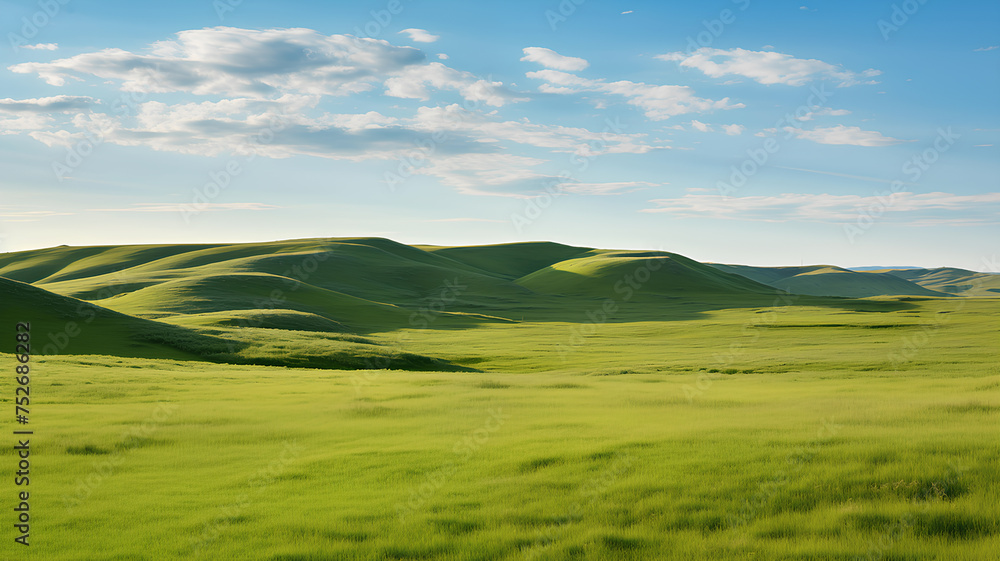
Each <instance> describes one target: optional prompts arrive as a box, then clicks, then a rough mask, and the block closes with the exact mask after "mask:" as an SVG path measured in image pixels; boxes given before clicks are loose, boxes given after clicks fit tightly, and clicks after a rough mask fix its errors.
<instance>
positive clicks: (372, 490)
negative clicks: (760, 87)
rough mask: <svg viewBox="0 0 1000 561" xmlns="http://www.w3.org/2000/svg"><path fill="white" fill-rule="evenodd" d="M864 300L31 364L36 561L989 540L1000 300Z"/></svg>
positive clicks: (515, 555) (827, 555) (862, 554)
mask: <svg viewBox="0 0 1000 561" xmlns="http://www.w3.org/2000/svg"><path fill="white" fill-rule="evenodd" d="M844 302H847V303H845V304H843V305H837V306H831V305H826V304H824V305H822V306H820V305H818V304H815V305H814V304H811V303H810V301H808V300H803V301H796V302H789V303H784V302H783V303H781V304H780V305H777V306H775V305H770V304H769V303H761V305H759V306H752V305H746V306H742V307H736V306H729V305H720V306H718V307H717V309H711V308H708V307H703V308H702V309H699V310H687V311H685V309H684V308H683V306H680V305H679V307H678V308H677V309H675V310H673V311H672V312H671V311H670V309H669V308H667V312H666V313H664V312H662V311H654V310H649V311H647V312H640V311H636V312H635V314H636V315H635V316H634V317H632V321H628V322H624V321H622V322H615V321H606V322H601V321H594V320H593V319H592V318H594V317H597V318H598V319H599V316H598V315H587V312H588V311H592V306H590V305H582V304H581V305H580V306H579V308H578V309H577V310H575V311H572V310H571V311H570V312H564V313H562V314H561V315H560V317H562V318H567V317H568V318H573V317H577V316H579V318H580V319H579V321H565V320H563V321H556V319H555V318H545V317H544V316H541V315H536V316H532V318H531V319H530V320H525V321H519V322H513V323H511V322H501V323H483V324H480V325H471V326H465V327H462V328H456V327H455V326H453V325H451V324H445V323H444V322H442V323H441V324H440V325H435V324H431V325H430V326H429V327H427V328H424V329H418V328H409V329H395V330H387V331H383V332H378V331H372V332H369V333H366V334H365V338H366V339H369V340H371V341H372V342H377V343H379V344H380V345H382V346H384V347H386V348H389V349H395V350H393V351H392V352H394V353H395V352H396V350H398V351H399V352H402V351H406V352H413V353H418V354H421V355H428V356H435V357H440V358H442V359H445V360H448V361H450V362H451V363H453V364H456V365H461V366H463V367H466V368H468V369H469V370H470V371H464V372H463V371H453V372H434V371H428V372H414V371H401V370H325V369H317V368H289V367H274V366H252V365H241V364H213V363H207V362H202V361H196V360H178V359H170V360H164V359H160V360H156V359H143V358H122V357H116V356H97V355H77V356H54V357H36V361H35V362H34V370H33V376H32V386H33V388H32V400H33V401H32V403H33V411H32V423H33V427H32V428H33V429H34V430H35V431H36V433H35V435H34V436H33V437H32V484H31V490H32V495H31V496H32V504H31V509H32V522H33V524H32V532H31V536H32V541H33V544H32V546H31V549H30V551H29V552H28V553H27V554H25V553H23V548H22V550H19V551H18V557H17V558H30V559H45V560H51V561H69V560H79V561H104V560H107V561H111V560H149V561H154V560H161V559H262V560H270V561H305V560H327V559H330V560H333V559H365V560H390V559H426V560H484V561H485V560H507V559H511V560H514V559H524V560H528V559H538V560H542V559H593V560H612V559H685V560H686V559H746V560H751V559H843V560H854V559H884V560H889V559H893V560H921V559H949V560H973V559H993V558H995V552H996V551H1000V522H998V517H997V504H998V503H1000V482H998V478H997V473H1000V465H998V464H1000V462H998V442H1000V439H998V436H1000V397H998V395H1000V393H998V390H1000V367H998V366H997V364H996V361H995V351H996V343H997V336H998V328H997V321H996V318H997V311H998V310H997V300H996V299H988V298H987V299H971V300H961V301H956V300H951V299H926V300H914V299H884V300H878V299H869V300H857V301H844ZM852 306H853V308H852ZM525 313H527V314H529V315H531V312H530V311H527V312H525ZM508 315H509V316H514V315H517V314H516V313H513V312H512V313H511V314H508ZM175 323H179V324H181V323H183V321H181V320H178V321H177V322H175ZM216 333H221V334H223V335H224V336H228V335H226V333H225V331H224V328H217V330H216ZM229 335H231V336H234V337H235V336H236V335H235V330H234V333H231V334H229ZM239 336H240V337H243V338H244V339H245V340H247V341H256V342H257V343H258V344H257V345H256V346H255V348H257V349H258V350H257V351H256V352H258V353H265V352H270V353H280V352H282V349H285V350H286V351H287V350H288V349H300V351H301V349H302V348H303V347H304V346H306V345H310V344H317V343H316V339H304V338H303V337H305V336H304V335H303V334H302V332H297V331H282V330H276V329H269V330H263V329H259V330H258V329H254V328H243V329H242V330H241V331H240V332H239ZM352 344H359V343H357V342H355V343H352ZM268 349H270V350H268ZM0 362H2V363H4V364H8V365H11V368H13V366H12V365H13V364H14V359H13V356H12V355H0ZM472 368H475V369H477V370H479V371H471V370H472ZM3 402H4V406H5V407H11V406H12V404H11V403H10V402H11V396H10V395H4V396H3ZM3 429H4V430H5V431H7V433H8V434H9V431H10V430H13V429H14V424H13V422H12V419H10V418H8V416H5V417H4V419H3ZM3 450H4V458H5V459H3V462H4V464H5V465H6V466H8V468H5V469H9V466H13V465H14V462H15V457H14V453H13V450H12V448H11V447H10V446H5V447H4V448H3ZM5 550H8V551H10V550H9V549H7V548H6V546H5ZM25 555H27V557H25ZM11 558H13V557H11Z"/></svg>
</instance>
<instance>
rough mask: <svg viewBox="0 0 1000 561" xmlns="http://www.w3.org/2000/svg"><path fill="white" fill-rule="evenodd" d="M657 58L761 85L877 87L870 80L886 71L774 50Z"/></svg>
mask: <svg viewBox="0 0 1000 561" xmlns="http://www.w3.org/2000/svg"><path fill="white" fill-rule="evenodd" d="M655 58H658V59H660V60H668V61H675V62H678V63H679V64H680V65H681V66H683V67H686V68H695V69H698V70H701V71H702V72H704V73H705V74H706V75H708V76H711V77H712V78H720V77H722V76H731V75H735V76H744V77H746V78H750V79H752V80H756V81H757V82H760V83H761V84H787V85H790V86H802V85H804V84H806V83H808V82H810V81H813V80H818V79H830V80H836V81H839V82H840V84H839V85H840V86H853V85H856V84H875V83H877V82H875V81H873V80H867V79H868V78H872V77H874V76H878V75H879V74H881V73H882V72H881V71H879V70H875V69H868V70H865V71H864V72H860V73H855V72H851V71H849V70H846V69H844V68H843V67H840V66H835V65H833V64H830V63H827V62H823V61H821V60H816V59H802V58H794V57H793V56H791V55H787V54H783V53H776V52H773V51H749V50H746V49H730V50H728V51H726V50H723V49H713V48H710V47H702V48H700V49H698V50H696V51H694V52H693V53H690V54H687V53H683V52H673V53H667V54H662V55H656V57H655Z"/></svg>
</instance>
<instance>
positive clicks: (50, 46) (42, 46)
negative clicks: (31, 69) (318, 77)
mask: <svg viewBox="0 0 1000 561" xmlns="http://www.w3.org/2000/svg"><path fill="white" fill-rule="evenodd" d="M21 48H22V49H31V50H33V51H54V50H56V49H58V48H59V43H37V44H34V45H21Z"/></svg>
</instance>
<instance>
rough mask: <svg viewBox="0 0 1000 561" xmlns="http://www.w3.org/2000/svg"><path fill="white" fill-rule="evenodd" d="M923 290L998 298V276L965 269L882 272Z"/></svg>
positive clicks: (944, 268)
mask: <svg viewBox="0 0 1000 561" xmlns="http://www.w3.org/2000/svg"><path fill="white" fill-rule="evenodd" d="M882 272H884V273H885V274H889V275H892V276H895V277H899V278H901V279H906V280H908V281H910V282H913V283H916V284H919V285H920V286H922V287H924V288H928V289H931V290H936V291H938V292H944V293H947V294H953V295H956V296H980V297H981V296H1000V274H997V273H980V272H977V271H969V270H966V269H956V268H952V267H940V268H937V269H890V270H885V271H882Z"/></svg>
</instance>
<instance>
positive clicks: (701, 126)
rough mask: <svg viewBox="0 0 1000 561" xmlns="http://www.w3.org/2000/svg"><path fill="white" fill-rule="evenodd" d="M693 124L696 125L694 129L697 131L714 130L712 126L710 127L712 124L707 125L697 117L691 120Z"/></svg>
mask: <svg viewBox="0 0 1000 561" xmlns="http://www.w3.org/2000/svg"><path fill="white" fill-rule="evenodd" d="M691 126H692V127H694V129H695V130H696V131H699V132H712V127H710V126H708V125H706V124H705V123H702V122H701V121H698V120H696V119H692V120H691Z"/></svg>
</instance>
